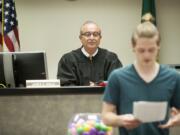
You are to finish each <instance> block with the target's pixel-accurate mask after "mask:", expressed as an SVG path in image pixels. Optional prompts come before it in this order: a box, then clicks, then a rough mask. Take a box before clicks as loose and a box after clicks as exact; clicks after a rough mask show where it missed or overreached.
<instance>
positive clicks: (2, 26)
mask: <svg viewBox="0 0 180 135" xmlns="http://www.w3.org/2000/svg"><path fill="white" fill-rule="evenodd" d="M1 29H2V51H3V50H4V0H2V25H1Z"/></svg>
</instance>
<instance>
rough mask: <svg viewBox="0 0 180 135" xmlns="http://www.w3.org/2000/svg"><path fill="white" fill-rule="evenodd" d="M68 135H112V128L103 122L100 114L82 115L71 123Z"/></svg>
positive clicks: (78, 115) (77, 116) (76, 116)
mask: <svg viewBox="0 0 180 135" xmlns="http://www.w3.org/2000/svg"><path fill="white" fill-rule="evenodd" d="M68 135H112V127H109V126H106V125H105V124H104V123H103V122H102V120H101V117H100V114H94V113H80V114H77V115H75V116H74V117H73V119H72V120H71V121H70V123H69V125H68Z"/></svg>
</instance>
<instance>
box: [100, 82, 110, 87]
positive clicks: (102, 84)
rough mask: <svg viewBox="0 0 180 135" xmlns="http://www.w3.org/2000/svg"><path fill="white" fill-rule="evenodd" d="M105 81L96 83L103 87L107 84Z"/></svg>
mask: <svg viewBox="0 0 180 135" xmlns="http://www.w3.org/2000/svg"><path fill="white" fill-rule="evenodd" d="M107 83H108V82H107V81H102V82H100V83H99V84H98V86H102V87H105V86H106V85H107Z"/></svg>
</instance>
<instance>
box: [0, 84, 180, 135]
mask: <svg viewBox="0 0 180 135" xmlns="http://www.w3.org/2000/svg"><path fill="white" fill-rule="evenodd" d="M103 92H104V88H103V87H60V88H14V89H10V88H5V89H0V135H67V127H68V122H69V121H70V119H71V118H72V117H73V116H74V115H75V114H77V113H87V112H89V113H100V112H101V107H102V96H103ZM179 133H180V128H179V127H178V128H173V129H172V130H171V135H179ZM114 135H118V133H117V132H115V133H114Z"/></svg>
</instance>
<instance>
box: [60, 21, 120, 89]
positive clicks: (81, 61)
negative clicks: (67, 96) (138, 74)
mask: <svg viewBox="0 0 180 135" xmlns="http://www.w3.org/2000/svg"><path fill="white" fill-rule="evenodd" d="M101 37H102V36H101V29H100V27H99V26H98V25H97V24H96V23H94V22H92V21H87V22H85V23H84V24H83V25H82V26H81V28H80V35H79V39H80V41H81V43H82V46H81V47H80V48H78V49H76V50H73V51H71V52H69V53H66V54H64V55H63V56H62V58H61V59H60V61H59V63H58V72H57V78H58V79H60V80H61V86H70V85H81V86H83V85H91V86H94V85H96V84H97V83H99V82H102V81H105V80H107V78H108V76H109V74H110V73H111V71H112V70H114V69H116V68H119V67H122V64H121V62H120V60H119V59H118V57H117V55H116V54H115V53H113V52H110V51H108V50H106V49H103V48H100V47H99V44H100V41H101Z"/></svg>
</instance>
